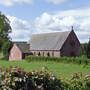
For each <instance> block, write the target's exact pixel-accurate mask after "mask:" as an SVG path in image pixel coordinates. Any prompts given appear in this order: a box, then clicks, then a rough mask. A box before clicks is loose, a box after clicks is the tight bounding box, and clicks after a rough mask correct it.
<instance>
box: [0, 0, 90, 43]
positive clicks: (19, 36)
mask: <svg viewBox="0 0 90 90" xmlns="http://www.w3.org/2000/svg"><path fill="white" fill-rule="evenodd" d="M0 11H1V12H2V13H3V14H5V15H6V16H7V17H8V19H9V20H10V25H11V27H12V33H10V37H11V39H12V41H28V40H30V37H31V35H32V34H34V33H49V32H62V31H70V30H71V26H73V27H74V31H75V33H76V35H77V36H78V38H79V41H80V42H81V43H85V42H88V40H89V38H90V0H0Z"/></svg>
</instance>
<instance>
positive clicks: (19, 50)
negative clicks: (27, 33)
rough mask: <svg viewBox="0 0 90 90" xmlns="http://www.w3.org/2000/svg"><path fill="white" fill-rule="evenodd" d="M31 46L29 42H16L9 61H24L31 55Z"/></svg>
mask: <svg viewBox="0 0 90 90" xmlns="http://www.w3.org/2000/svg"><path fill="white" fill-rule="evenodd" d="M29 48H30V45H29V44H27V42H14V43H13V46H12V48H11V49H10V52H9V61H13V60H22V59H24V58H25V56H26V55H30V54H31V52H30V50H29Z"/></svg>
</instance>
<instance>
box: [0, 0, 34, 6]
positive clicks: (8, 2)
mask: <svg viewBox="0 0 90 90" xmlns="http://www.w3.org/2000/svg"><path fill="white" fill-rule="evenodd" d="M16 3H17V4H32V3H33V0H0V4H1V5H4V6H12V5H14V4H16Z"/></svg>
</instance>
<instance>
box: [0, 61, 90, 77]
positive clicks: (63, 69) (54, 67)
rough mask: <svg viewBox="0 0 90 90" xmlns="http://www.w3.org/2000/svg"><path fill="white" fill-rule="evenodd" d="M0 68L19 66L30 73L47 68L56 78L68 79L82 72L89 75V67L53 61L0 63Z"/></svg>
mask: <svg viewBox="0 0 90 90" xmlns="http://www.w3.org/2000/svg"><path fill="white" fill-rule="evenodd" d="M0 66H1V67H9V66H19V67H22V68H24V70H27V71H32V70H39V69H40V70H41V68H42V67H44V66H45V67H47V68H48V69H49V71H50V72H53V73H54V75H57V76H58V77H60V75H61V76H63V77H70V76H71V74H72V73H75V72H82V73H84V74H87V73H90V65H88V66H86V67H84V65H78V64H71V63H68V64H67V63H60V62H54V61H47V62H45V61H37V62H36V61H32V62H30V63H28V62H26V61H13V62H8V61H0Z"/></svg>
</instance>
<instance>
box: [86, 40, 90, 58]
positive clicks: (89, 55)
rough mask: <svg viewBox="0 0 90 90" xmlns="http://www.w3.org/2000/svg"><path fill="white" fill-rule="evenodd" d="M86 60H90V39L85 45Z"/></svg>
mask: <svg viewBox="0 0 90 90" xmlns="http://www.w3.org/2000/svg"><path fill="white" fill-rule="evenodd" d="M87 58H90V39H89V42H88V45H87Z"/></svg>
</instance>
